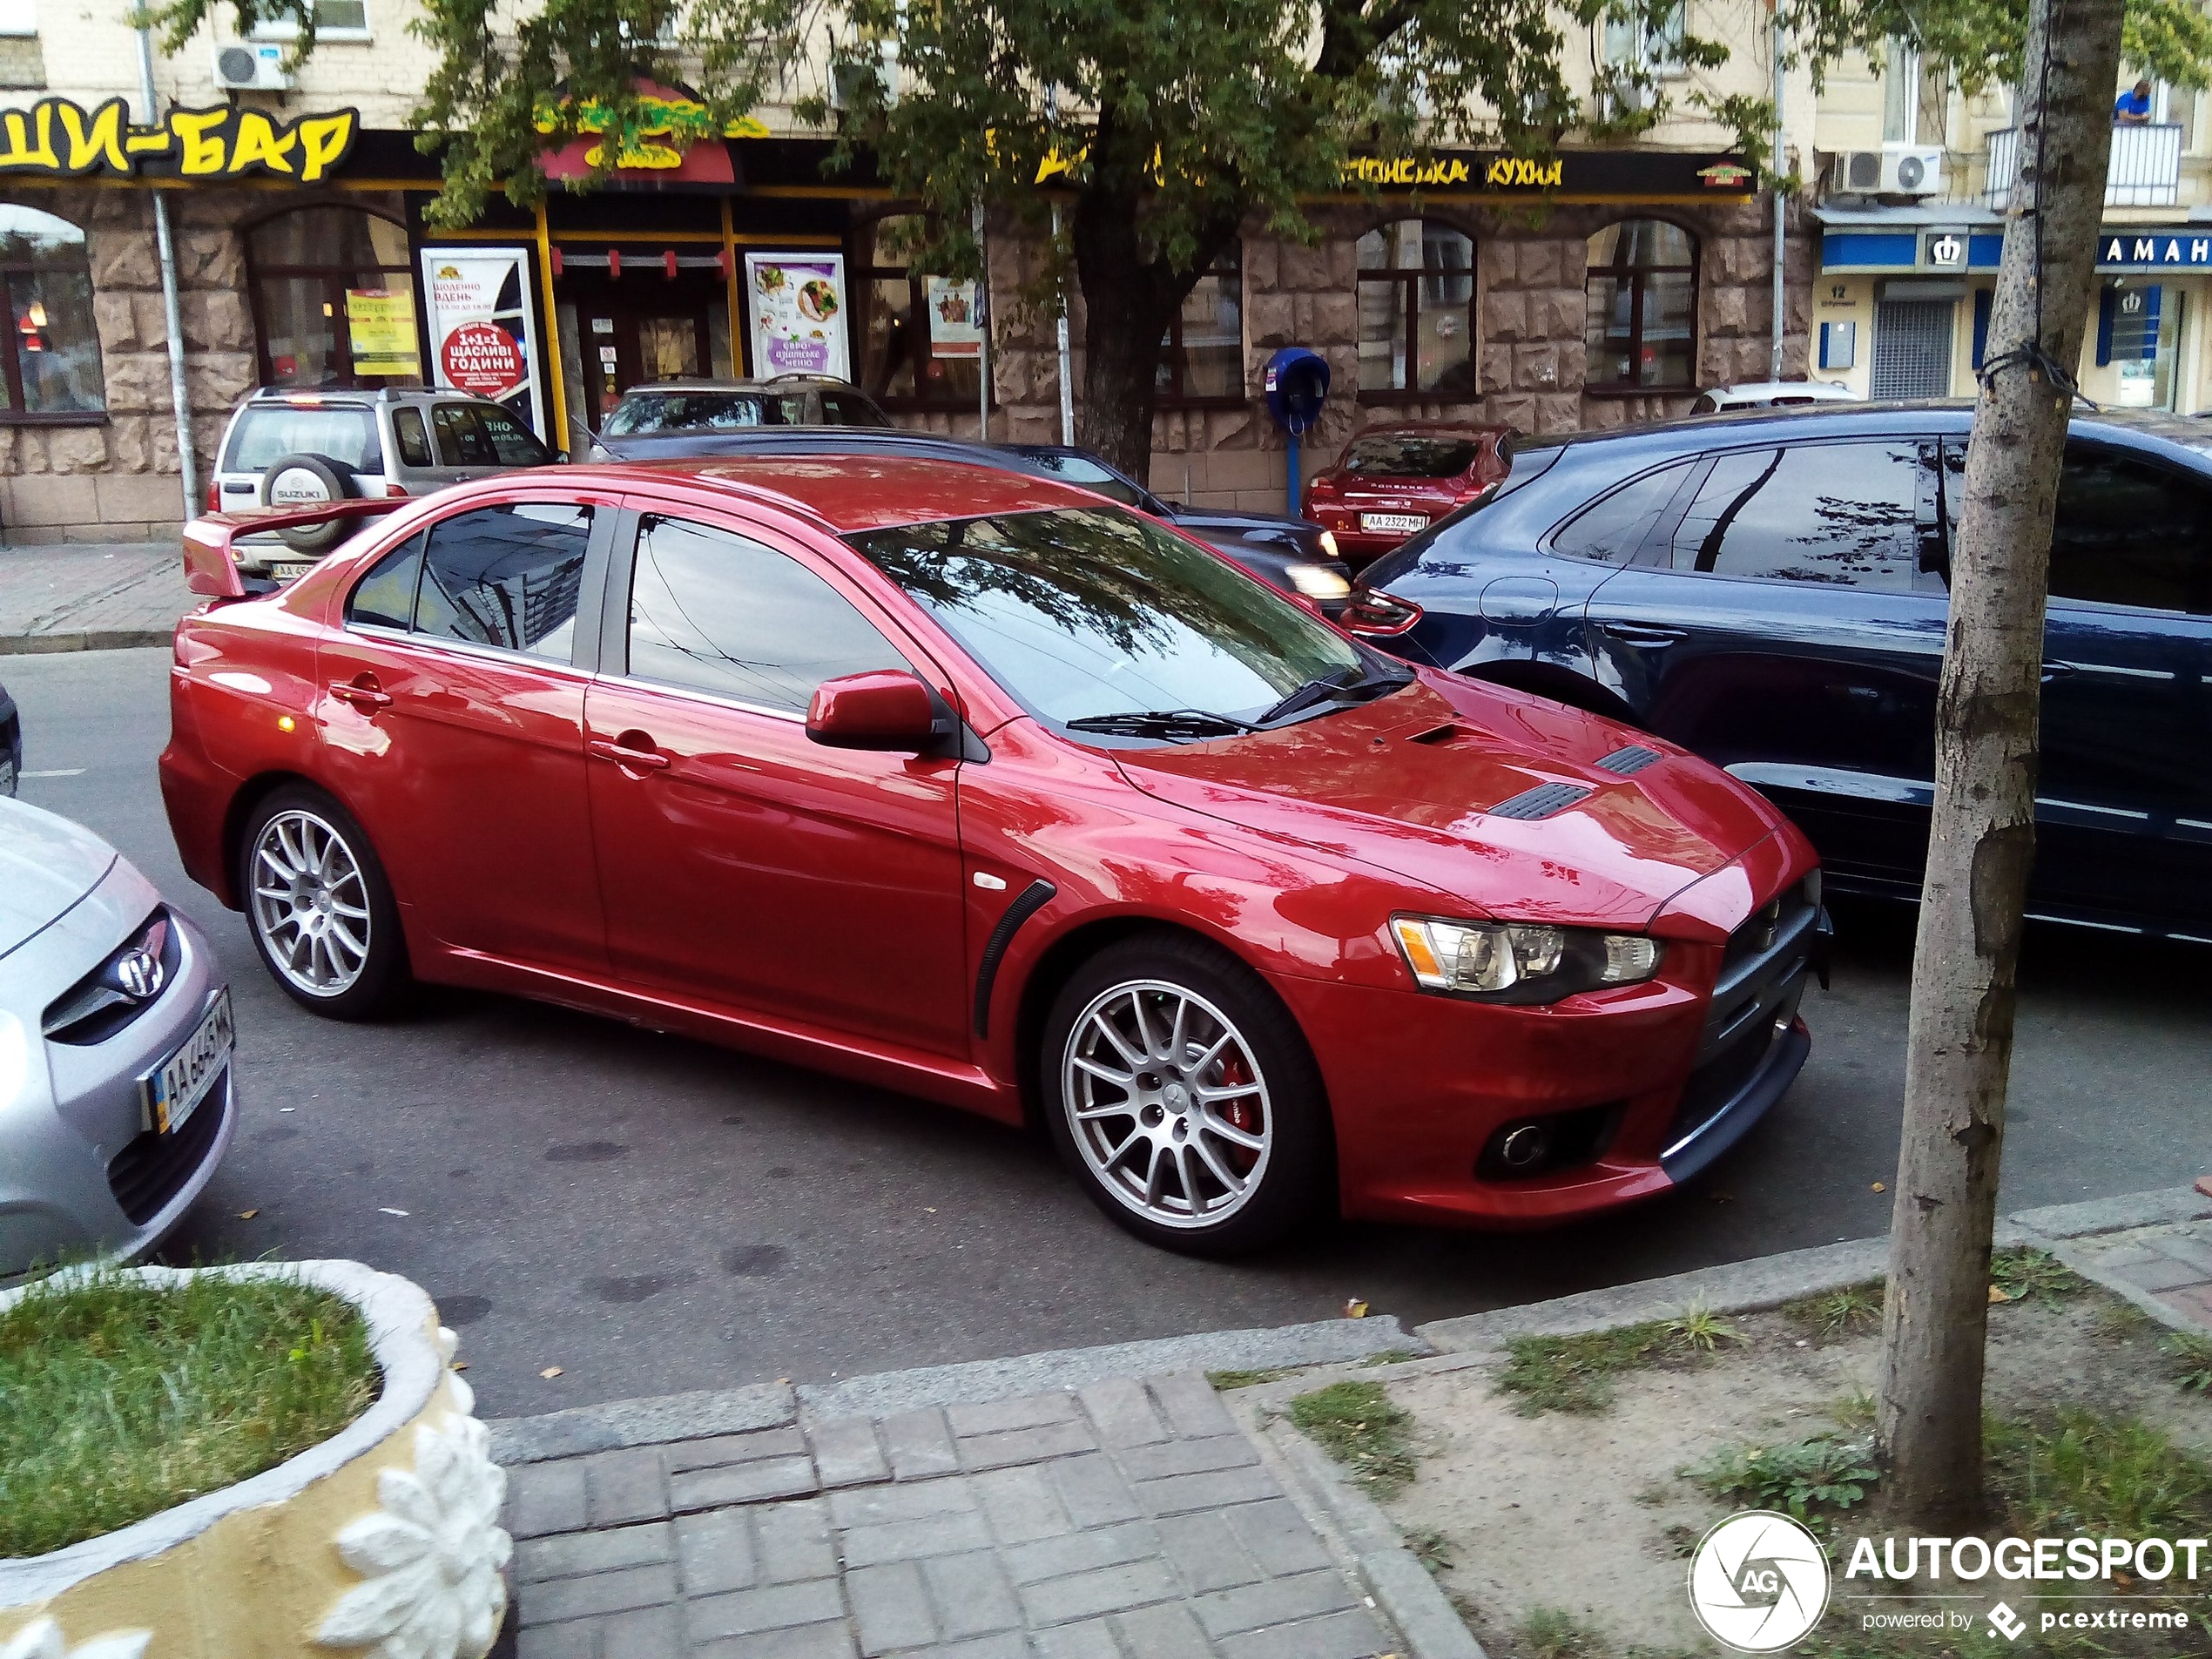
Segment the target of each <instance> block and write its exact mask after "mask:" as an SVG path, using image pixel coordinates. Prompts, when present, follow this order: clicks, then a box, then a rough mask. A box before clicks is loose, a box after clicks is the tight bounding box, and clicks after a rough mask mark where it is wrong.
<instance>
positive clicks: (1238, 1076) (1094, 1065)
mask: <svg viewBox="0 0 2212 1659" xmlns="http://www.w3.org/2000/svg"><path fill="white" fill-rule="evenodd" d="M1060 1098H1061V1103H1062V1110H1064V1111H1065V1112H1066V1113H1067V1114H1068V1128H1069V1131H1070V1132H1071V1133H1072V1134H1073V1136H1074V1137H1075V1142H1076V1149H1077V1150H1079V1151H1080V1152H1081V1153H1082V1159H1083V1163H1085V1164H1086V1165H1087V1166H1089V1170H1090V1171H1091V1173H1092V1174H1093V1175H1095V1176H1096V1177H1098V1180H1099V1183H1100V1184H1101V1185H1103V1187H1104V1188H1105V1189H1106V1190H1107V1191H1109V1192H1110V1193H1112V1194H1113V1195H1114V1197H1115V1198H1116V1200H1117V1201H1118V1202H1120V1203H1121V1204H1123V1205H1125V1206H1126V1207H1127V1208H1129V1209H1130V1210H1131V1211H1134V1212H1136V1214H1137V1215H1139V1216H1142V1217H1143V1218H1144V1219H1145V1220H1147V1221H1149V1222H1151V1223H1152V1224H1155V1225H1156V1226H1161V1227H1173V1228H1177V1229H1183V1230H1189V1229H1192V1228H1198V1227H1211V1226H1216V1225H1217V1224H1220V1223H1221V1222H1223V1221H1225V1220H1227V1219H1228V1218H1229V1217H1231V1216H1232V1215H1234V1214H1236V1213H1237V1211H1239V1210H1241V1209H1243V1208H1244V1205H1245V1204H1246V1203H1247V1202H1249V1201H1250V1199H1251V1196H1252V1195H1253V1194H1254V1193H1255V1192H1258V1190H1259V1188H1260V1183H1261V1180H1262V1179H1263V1178H1264V1177H1265V1175H1266V1173H1267V1163H1268V1157H1269V1154H1270V1153H1271V1150H1273V1147H1274V1141H1275V1113H1274V1110H1273V1108H1272V1107H1271V1104H1270V1103H1269V1101H1268V1096H1267V1083H1266V1080H1265V1078H1264V1076H1262V1074H1261V1072H1260V1069H1259V1065H1258V1061H1257V1059H1256V1058H1255V1057H1254V1055H1253V1054H1252V1051H1251V1045H1250V1044H1249V1043H1247V1042H1245V1040H1244V1035H1243V1033H1241V1032H1239V1031H1238V1029H1237V1028H1236V1027H1235V1026H1234V1025H1232V1024H1231V1022H1230V1021H1229V1018H1228V1016H1227V1015H1224V1014H1223V1013H1222V1011H1221V1010H1220V1009H1219V1008H1216V1007H1214V1005H1213V1004H1212V1003H1211V1002H1209V1001H1206V1000H1205V998H1204V997H1202V996H1199V995H1196V994H1195V993H1194V992H1191V991H1189V990H1186V989H1185V988H1184V987H1182V986H1180V985H1173V984H1170V983H1168V982H1167V981H1163V980H1149V979H1148V980H1129V981H1124V982H1123V983H1122V984H1119V985H1116V986H1112V987H1109V988H1108V989H1106V990H1103V991H1101V992H1100V993H1099V994H1098V995H1096V996H1095V997H1093V998H1091V1000H1090V1001H1089V1004H1088V1005H1087V1006H1086V1007H1085V1008H1084V1009H1083V1011H1082V1013H1081V1014H1080V1015H1076V1022H1075V1025H1074V1027H1073V1028H1071V1029H1070V1031H1069V1035H1068V1043H1067V1049H1066V1052H1065V1053H1064V1054H1063V1055H1062V1057H1061V1067H1060Z"/></svg>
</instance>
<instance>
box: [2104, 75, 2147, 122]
mask: <svg viewBox="0 0 2212 1659" xmlns="http://www.w3.org/2000/svg"><path fill="white" fill-rule="evenodd" d="M2112 121H2113V125H2114V126H2123V127H2140V126H2148V125H2150V80H2149V78H2148V76H2146V77H2145V78H2143V79H2141V80H2140V81H2137V82H2136V83H2135V84H2134V85H2133V86H2131V87H2129V88H2128V90H2127V91H2124V92H2122V93H2121V95H2120V97H2119V98H2117V99H2116V100H2115V101H2114V104H2113V106H2112Z"/></svg>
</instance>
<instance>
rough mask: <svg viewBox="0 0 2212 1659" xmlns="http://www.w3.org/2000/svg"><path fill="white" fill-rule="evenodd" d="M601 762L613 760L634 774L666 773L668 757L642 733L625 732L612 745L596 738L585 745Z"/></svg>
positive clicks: (603, 739)
mask: <svg viewBox="0 0 2212 1659" xmlns="http://www.w3.org/2000/svg"><path fill="white" fill-rule="evenodd" d="M584 746H585V748H586V749H588V750H589V751H590V753H591V754H592V755H593V756H594V757H596V758H597V759H601V760H611V761H613V762H614V763H615V765H617V766H626V767H628V768H629V769H630V770H631V771H632V772H664V771H666V770H667V768H668V757H667V756H666V755H664V754H663V753H661V752H660V751H659V750H658V749H656V748H654V747H653V740H652V739H651V738H649V737H647V736H646V735H645V734H644V732H624V733H623V734H622V736H621V737H619V738H616V739H615V740H614V741H613V742H612V743H610V742H608V741H607V740H606V739H605V738H592V739H591V741H590V743H589V744H587V745H584Z"/></svg>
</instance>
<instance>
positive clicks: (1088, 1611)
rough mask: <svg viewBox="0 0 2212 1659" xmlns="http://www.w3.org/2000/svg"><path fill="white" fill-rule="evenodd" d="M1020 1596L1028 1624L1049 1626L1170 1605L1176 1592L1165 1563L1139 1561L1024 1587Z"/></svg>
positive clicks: (1050, 1579) (1126, 1562) (1051, 1579)
mask: <svg viewBox="0 0 2212 1659" xmlns="http://www.w3.org/2000/svg"><path fill="white" fill-rule="evenodd" d="M1020 1594H1021V1596H1022V1611H1023V1612H1024V1613H1026V1614H1028V1618H1029V1622H1030V1623H1031V1624H1032V1625H1046V1624H1070V1623H1073V1622H1075V1621H1076V1620H1077V1619H1090V1618H1096V1617H1097V1616H1098V1615H1100V1614H1102V1613H1119V1612H1122V1611H1124V1610H1125V1609H1127V1608H1138V1607H1143V1606H1145V1605H1147V1604H1148V1603H1150V1602H1166V1601H1171V1600H1173V1599H1174V1598H1175V1596H1176V1595H1177V1590H1176V1587H1175V1581H1174V1580H1173V1579H1171V1578H1170V1577H1169V1576H1168V1569H1167V1567H1166V1564H1165V1563H1164V1562H1161V1561H1125V1562H1123V1563H1122V1564H1121V1565H1120V1566H1117V1567H1101V1568H1095V1569H1094V1570H1092V1571H1090V1572H1088V1573H1071V1574H1069V1575H1068V1576H1067V1577H1065V1578H1049V1579H1046V1580H1044V1581H1042V1583H1037V1584H1025V1585H1023V1586H1022V1589H1021V1592H1020Z"/></svg>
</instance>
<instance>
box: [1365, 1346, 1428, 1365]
mask: <svg viewBox="0 0 2212 1659" xmlns="http://www.w3.org/2000/svg"><path fill="white" fill-rule="evenodd" d="M1425 1358H1426V1355H1423V1354H1418V1353H1415V1352H1413V1350H1412V1349H1411V1348H1385V1349H1384V1350H1383V1351H1382V1352H1380V1353H1371V1354H1369V1355H1368V1356H1367V1357H1366V1359H1362V1360H1361V1361H1360V1362H1359V1363H1360V1365H1361V1366H1363V1367H1365V1368H1366V1369H1368V1370H1372V1369H1373V1368H1374V1367H1375V1366H1402V1365H1404V1364H1405V1363H1406V1361H1407V1360H1408V1359H1425Z"/></svg>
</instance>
